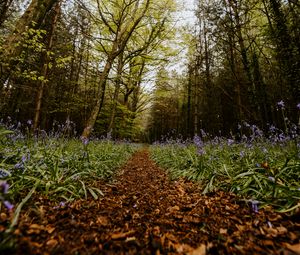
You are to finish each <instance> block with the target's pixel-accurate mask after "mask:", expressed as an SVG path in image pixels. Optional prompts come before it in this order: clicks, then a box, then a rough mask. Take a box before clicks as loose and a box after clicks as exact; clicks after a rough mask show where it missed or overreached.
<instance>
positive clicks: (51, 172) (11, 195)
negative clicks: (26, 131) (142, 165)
mask: <svg viewBox="0 0 300 255" xmlns="http://www.w3.org/2000/svg"><path fill="white" fill-rule="evenodd" d="M1 134H2V135H1ZM135 149H136V148H135V147H134V146H132V145H130V144H128V143H114V142H112V141H109V140H102V141H81V140H79V139H63V138H49V137H46V138H45V137H44V138H40V139H36V138H35V139H34V138H24V137H22V138H17V139H16V137H15V133H13V132H10V131H7V130H5V129H2V131H1V130H0V181H1V187H2V186H3V188H2V189H4V187H5V185H9V189H7V188H6V189H7V190H6V192H5V193H6V194H3V193H4V192H3V191H4V190H0V191H2V193H1V194H2V200H3V201H4V200H5V201H10V202H11V203H13V204H15V205H17V204H18V203H20V202H21V201H22V199H24V197H25V196H26V194H27V193H28V192H29V191H30V190H31V189H33V188H34V190H35V192H38V193H40V194H43V195H46V196H47V197H49V198H50V199H54V200H59V201H65V202H68V201H70V200H73V199H75V198H82V197H85V198H87V197H88V196H92V197H94V198H95V199H96V198H98V196H101V195H102V192H101V190H99V189H98V188H97V187H96V186H97V185H96V182H97V181H98V180H107V179H109V178H110V177H111V176H112V175H113V174H114V172H115V170H116V169H117V168H118V167H119V166H120V165H121V164H123V163H124V161H126V160H127V159H128V157H129V156H130V155H131V154H132V153H133V152H134V150H135ZM7 187H8V186H7ZM1 194H0V195H1ZM4 195H5V199H4V198H3V196H4ZM0 204H1V203H0Z"/></svg>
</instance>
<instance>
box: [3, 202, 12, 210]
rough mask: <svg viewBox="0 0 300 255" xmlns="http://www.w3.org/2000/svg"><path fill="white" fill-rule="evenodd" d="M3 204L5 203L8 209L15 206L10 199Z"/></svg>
mask: <svg viewBox="0 0 300 255" xmlns="http://www.w3.org/2000/svg"><path fill="white" fill-rule="evenodd" d="M3 204H4V205H5V207H6V208H7V209H8V210H12V209H13V208H14V205H13V204H11V203H10V202H9V201H4V202H3Z"/></svg>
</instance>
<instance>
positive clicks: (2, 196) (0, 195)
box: [0, 181, 14, 211]
mask: <svg viewBox="0 0 300 255" xmlns="http://www.w3.org/2000/svg"><path fill="white" fill-rule="evenodd" d="M8 189H9V184H8V183H7V182H6V181H0V201H1V202H2V204H3V205H4V206H5V207H6V208H7V209H8V210H9V211H11V210H12V209H13V208H14V206H13V205H12V204H11V203H10V202H9V201H8V200H7V199H6V196H7V193H8Z"/></svg>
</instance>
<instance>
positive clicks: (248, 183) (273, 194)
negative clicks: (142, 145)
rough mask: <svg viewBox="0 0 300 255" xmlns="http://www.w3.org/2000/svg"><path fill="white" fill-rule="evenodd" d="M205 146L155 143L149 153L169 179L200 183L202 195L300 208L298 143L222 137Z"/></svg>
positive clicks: (280, 208) (282, 209) (288, 209)
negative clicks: (249, 141) (221, 193)
mask: <svg viewBox="0 0 300 255" xmlns="http://www.w3.org/2000/svg"><path fill="white" fill-rule="evenodd" d="M201 149H202V150H203V151H202V152H204V153H200V154H199V153H198V152H197V147H196V146H195V145H188V146H182V145H180V144H179V145H178V144H176V143H173V144H167V145H153V146H152V147H151V155H152V158H153V159H154V160H155V161H156V162H157V163H158V164H159V165H160V166H162V167H164V168H166V169H167V170H168V172H169V174H170V176H171V178H173V179H177V178H180V177H184V178H187V179H189V180H192V181H196V182H199V183H200V184H201V186H202V187H203V193H208V192H212V191H216V190H225V191H228V192H234V193H236V194H239V195H241V196H243V197H245V199H252V200H258V201H259V202H260V203H261V205H262V206H263V205H266V204H271V205H273V206H274V207H275V208H276V209H278V210H280V211H293V210H294V209H296V208H297V207H299V206H300V203H299V201H300V200H299V199H300V159H299V149H297V146H296V143H295V142H294V141H289V142H285V143H280V144H279V143H278V144H276V145H274V144H272V143H271V142H269V141H267V140H265V141H258V142H254V143H252V144H251V145H250V144H246V143H234V144H232V145H228V144H227V141H226V140H223V141H221V142H219V143H217V144H216V143H212V142H207V143H205V144H204V145H203V147H202V148H201Z"/></svg>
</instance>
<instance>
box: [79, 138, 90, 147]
mask: <svg viewBox="0 0 300 255" xmlns="http://www.w3.org/2000/svg"><path fill="white" fill-rule="evenodd" d="M80 139H81V142H82V143H83V145H85V146H86V145H88V143H89V139H88V138H86V137H80Z"/></svg>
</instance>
